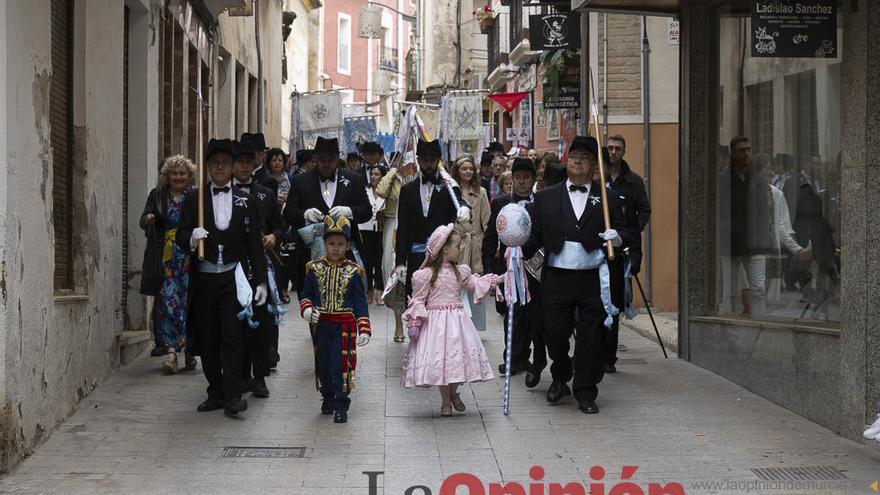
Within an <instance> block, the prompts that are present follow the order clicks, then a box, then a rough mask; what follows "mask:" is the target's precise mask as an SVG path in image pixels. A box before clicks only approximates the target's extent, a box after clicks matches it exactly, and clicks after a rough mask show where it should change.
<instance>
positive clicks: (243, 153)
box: [235, 139, 255, 160]
mask: <svg viewBox="0 0 880 495" xmlns="http://www.w3.org/2000/svg"><path fill="white" fill-rule="evenodd" d="M254 155H255V150H254V144H253V139H245V140H243V141H239V142H237V143H235V158H236V159H239V158H244V159H251V160H253V158H254Z"/></svg>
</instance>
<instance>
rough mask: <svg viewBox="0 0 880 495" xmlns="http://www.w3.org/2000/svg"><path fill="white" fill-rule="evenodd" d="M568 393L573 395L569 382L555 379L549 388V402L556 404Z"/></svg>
mask: <svg viewBox="0 0 880 495" xmlns="http://www.w3.org/2000/svg"><path fill="white" fill-rule="evenodd" d="M566 395H571V389H570V388H568V384H566V383H564V382H557V381H554V382H553V383H551V384H550V388H549V389H547V402H549V403H551V404H556V403H557V402H559V401H560V399H562V398H563V397H565V396H566Z"/></svg>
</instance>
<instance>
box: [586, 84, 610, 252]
mask: <svg viewBox="0 0 880 495" xmlns="http://www.w3.org/2000/svg"><path fill="white" fill-rule="evenodd" d="M590 95H591V96H592V98H591V101H590V109H591V110H592V117H593V129H594V130H595V132H596V142H597V143H598V144H599V153H598V155H599V156H598V158H599V180H600V181H601V182H602V184H601V187H600V188H599V192H600V193H601V196H602V220H603V221H604V222H605V230H608V229H610V228H611V215H610V214H609V212H608V191H607V190H606V189H607V188H606V187H605V158H604V156H603V155H604V153H602V143H603V142H604V141H603V139H602V134H600V133H599V107H598V106H597V105H596V86H595V85H594V84H593V68H592V67H590ZM605 247H606V249H607V250H608V259H609V260H613V259H614V246H613V245H612V244H611V242H607V243H606V244H605Z"/></svg>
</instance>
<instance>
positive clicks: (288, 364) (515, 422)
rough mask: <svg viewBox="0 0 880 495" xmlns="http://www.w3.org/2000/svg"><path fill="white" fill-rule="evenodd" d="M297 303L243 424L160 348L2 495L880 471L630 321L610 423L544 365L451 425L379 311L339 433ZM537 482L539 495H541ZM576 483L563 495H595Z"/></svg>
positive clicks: (494, 351) (489, 342) (692, 486)
mask: <svg viewBox="0 0 880 495" xmlns="http://www.w3.org/2000/svg"><path fill="white" fill-rule="evenodd" d="M294 312H295V309H292V311H291V313H290V314H289V315H288V318H287V320H288V322H287V323H286V325H285V327H284V328H283V329H282V361H281V364H280V366H279V369H278V373H277V374H274V375H273V376H272V377H271V379H270V382H269V387H270V389H271V391H272V397H271V398H269V399H265V400H261V399H253V398H251V399H249V402H250V409H249V410H248V411H247V412H246V413H244V414H243V415H242V418H241V419H230V418H226V417H224V416H223V414H222V411H215V412H212V413H198V412H196V405H197V404H198V403H199V402H201V400H203V398H204V394H205V382H204V378H203V376H202V374H201V372H189V373H187V372H183V373H181V374H179V375H176V376H163V375H161V374H160V372H159V363H160V360H159V358H150V357H148V356H143V357H141V358H139V359H138V360H136V361H135V362H134V363H133V364H131V365H129V366H127V367H124V368H122V369H120V370H119V372H118V373H116V374H115V375H114V376H113V377H112V378H110V379H109V380H108V381H107V382H106V383H104V384H103V385H101V386H100V387H99V388H98V389H97V390H96V391H94V392H93V393H92V394H91V395H90V396H88V397H86V398H85V399H84V400H83V401H82V403H81V404H80V406H79V408H78V410H77V412H76V413H75V414H74V415H73V416H72V417H71V418H69V419H68V420H67V421H65V422H64V423H63V424H62V425H61V426H60V427H59V428H58V430H57V431H56V432H55V433H54V434H53V435H51V437H50V438H49V439H48V440H47V441H46V442H45V443H44V444H43V445H42V446H40V447H39V448H38V449H37V451H36V452H35V453H34V454H33V455H32V456H31V457H30V458H29V459H27V460H25V461H24V462H23V463H22V464H21V465H20V466H19V467H18V468H17V469H16V470H15V472H13V473H12V474H11V475H8V476H6V477H4V478H2V479H0V492H2V493H58V494H79V493H150V494H153V493H180V494H185V493H259V494H261V495H262V494H272V493H285V494H331V495H332V494H363V495H367V494H369V493H370V490H369V485H370V484H369V478H368V477H367V476H366V475H365V474H363V472H364V471H374V472H375V471H381V472H383V473H384V474H383V475H380V476H378V477H377V480H376V481H377V487H376V490H375V493H377V494H381V493H384V494H388V495H391V494H394V495H397V494H404V493H405V492H406V490H407V488H409V487H411V486H413V485H423V486H426V487H428V488H429V489H430V493H434V494H437V493H440V490H439V489H440V486H441V484H442V482H443V480H444V479H445V478H447V477H449V476H450V475H452V474H454V473H458V472H467V473H471V474H473V475H475V476H477V477H478V478H479V479H480V480H482V483H483V489H484V491H481V490H476V489H475V490H472V491H471V492H470V493H472V494H475V495H476V494H483V493H486V494H488V493H490V491H489V487H488V485H489V483H498V482H504V483H508V482H511V483H512V482H517V483H521V484H522V485H523V487H524V490H525V491H522V492H519V491H516V490H513V491H510V492H505V493H511V494H514V495H516V494H517V493H522V494H523V495H525V494H526V493H529V494H530V495H550V494H551V493H553V492H552V491H551V487H550V485H549V484H550V483H562V484H566V483H570V482H572V483H591V482H595V481H594V480H593V478H591V476H590V468H591V467H592V466H602V467H604V468H605V470H606V475H605V476H604V478H602V479H601V480H600V483H603V484H604V493H605V494H608V495H617V494H622V493H624V492H623V491H614V492H612V488H613V487H614V486H615V484H617V483H619V482H620V479H621V476H620V475H621V469H622V466H638V470H637V471H636V473H635V474H634V475H633V476H632V477H631V481H633V482H634V483H636V484H637V485H638V486H640V487H641V489H642V491H643V493H645V494H647V493H649V484H650V483H663V484H665V483H670V482H677V483H681V485H682V488H683V489H684V490H685V492H686V493H747V492H748V493H770V494H783V493H808V494H812V493H816V494H819V493H822V494H824V493H874V492H873V491H872V490H871V489H870V488H869V483H870V482H871V481H873V480H875V479H877V478H878V477H880V448H878V447H877V446H874V445H860V444H858V443H856V442H852V441H850V440H846V439H843V438H841V437H840V436H838V435H836V434H834V433H833V432H831V431H829V430H827V429H825V428H822V427H820V426H818V425H816V424H814V423H812V422H810V421H808V420H806V419H804V418H802V417H800V416H797V415H795V414H793V413H791V412H789V411H788V410H786V409H783V408H781V407H779V406H777V405H775V404H773V403H771V402H768V401H766V400H764V399H762V398H760V397H758V396H756V395H754V394H752V393H749V392H748V391H746V390H744V389H742V388H740V387H738V386H736V385H734V384H732V383H730V382H728V381H727V380H725V379H723V378H721V377H719V376H717V375H714V374H712V373H710V372H708V371H705V370H702V369H700V368H698V367H696V366H693V365H691V364H689V363H687V362H684V361H681V360H678V359H674V358H670V359H669V360H663V357H662V354H661V353H660V350H659V349H658V348H657V344H656V343H655V342H651V341H649V340H647V339H645V338H643V337H641V336H639V335H637V334H636V333H634V332H632V331H631V330H624V331H623V332H622V335H621V342H623V343H624V344H626V347H627V349H628V350H627V351H626V352H623V353H621V355H620V357H621V362H620V363H619V372H618V373H617V374H615V375H608V376H606V378H605V380H604V381H603V382H602V384H601V385H600V395H599V400H598V404H599V406H600V407H601V409H602V411H601V413H600V414H598V415H590V416H587V415H584V414H581V413H580V412H578V410H577V408H576V405H575V403H574V402H573V401H572V400H571V399H565V400H564V401H563V403H561V404H560V405H556V406H549V405H547V403H546V402H545V399H544V394H545V393H546V390H547V386H548V385H549V372H545V375H544V380H543V381H542V382H541V384H540V385H539V386H538V387H537V388H536V389H535V390H528V389H526V388H525V386H524V385H523V383H522V377H521V376H517V377H516V378H515V379H514V382H513V386H512V394H511V414H510V416H509V417H505V416H503V414H502V405H501V395H502V388H503V381H502V380H500V379H498V380H495V381H493V382H489V383H482V384H476V385H473V386H465V387H463V389H462V392H463V393H462V397H463V399H464V401H465V403H466V404H467V408H468V410H467V412H466V413H464V414H461V415H457V416H455V417H452V418H441V417H439V394H438V393H437V391H436V390H434V389H430V390H421V389H420V390H406V389H402V388H401V387H400V386H399V377H400V364H401V360H402V355H403V351H404V345H403V344H397V343H394V342H393V341H392V339H391V337H392V333H393V332H392V331H391V328H392V327H391V325H390V318H389V315H390V312H388V311H387V310H386V309H385V308H381V307H375V306H374V307H372V308H371V312H372V316H373V324H374V335H373V341H372V342H371V343H370V344H369V345H368V346H367V347H365V348H361V350H360V353H359V359H358V365H359V369H358V372H359V375H358V386H357V388H356V390H355V392H354V394H353V404H352V408H351V412H350V418H349V422H348V424H345V425H336V424H333V422H332V419H331V417H328V416H322V415H320V412H319V406H320V402H319V395H318V394H317V392H316V391H315V389H314V379H313V374H312V366H313V362H312V358H311V344H310V342H309V337H308V331H307V329H306V327H305V325H304V324H303V322H302V321H301V320H299V319H298V318H296V317H295V315H294ZM490 313H491V314H490V315H489V323H490V325H489V326H490V328H489V331H487V332H485V333H482V334H481V335H482V337H483V340H484V342H485V345H486V348H487V351H488V352H489V355H490V357H491V358H492V361H493V362H494V363H497V362H498V361H499V359H500V355H501V348H502V342H503V340H502V336H501V330H500V328H501V325H500V320H499V319H498V318H497V315H495V314H494V311H490ZM224 447H302V448H304V450H303V453H304V456H303V457H302V458H277V457H273V458H242V457H232V458H224V457H221V455H222V454H223V449H224ZM532 466H541V467H543V469H544V477H543V481H541V482H534V481H533V480H532V478H530V474H529V469H530V468H531V467H532ZM817 466H830V467H832V468H835V469H837V470H839V471H840V473H841V475H842V476H845V477H846V479H845V480H843V481H836V482H828V481H825V482H821V483H816V484H813V485H806V486H805V485H799V486H795V485H786V484H779V485H764V486H758V485H756V483H757V482H758V481H759V478H758V477H757V476H756V474H755V473H754V472H752V469H753V468H783V467H788V468H796V467H817ZM595 477H598V476H595ZM539 479H540V478H539ZM530 482H532V483H536V484H537V485H538V488H543V489H542V490H540V491H537V490H538V488H535V487H532V488H535V490H536V491H531V492H530V491H529V486H528V484H529V483H530ZM707 483H713V484H714V485H709V484H707ZM542 484H546V486H542ZM701 484H702V485H701ZM581 486H584V485H581ZM513 488H515V487H513ZM569 488H572V489H574V491H559V492H557V493H560V494H562V493H575V494H576V493H583V492H579V491H578V490H576V489H575V488H576V487H569ZM620 488H623V485H621V486H620V487H619V489H620ZM410 493H414V494H419V495H422V494H424V493H429V492H428V491H425V490H412V491H410ZM457 493H460V494H463V493H468V491H467V490H465V489H464V488H461V489H459V490H458V492H457ZM499 493H500V492H499ZM625 493H640V492H638V491H627V492H625ZM657 493H659V492H657ZM668 493H676V492H675V491H670V492H668ZM593 495H603V493H602V492H599V491H598V490H596V491H595V492H594V494H593Z"/></svg>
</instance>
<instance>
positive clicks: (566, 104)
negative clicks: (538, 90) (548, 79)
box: [544, 73, 581, 108]
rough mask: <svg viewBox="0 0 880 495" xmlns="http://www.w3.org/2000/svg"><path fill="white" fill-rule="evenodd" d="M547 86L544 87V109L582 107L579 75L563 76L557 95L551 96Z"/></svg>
mask: <svg viewBox="0 0 880 495" xmlns="http://www.w3.org/2000/svg"><path fill="white" fill-rule="evenodd" d="M551 93H552V92H551V91H548V88H547V85H546V84H545V85H544V108H580V106H581V82H580V78H579V77H578V74H577V73H571V74H565V75H563V76H561V81H560V82H559V89H558V91H556V94H555V95H553V94H551Z"/></svg>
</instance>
